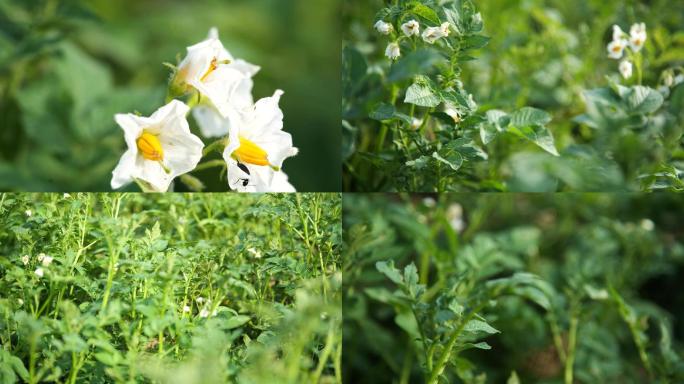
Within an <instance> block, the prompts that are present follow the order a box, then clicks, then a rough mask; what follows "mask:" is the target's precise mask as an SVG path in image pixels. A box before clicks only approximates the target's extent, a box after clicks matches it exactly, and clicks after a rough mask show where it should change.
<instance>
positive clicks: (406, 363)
mask: <svg viewBox="0 0 684 384" xmlns="http://www.w3.org/2000/svg"><path fill="white" fill-rule="evenodd" d="M343 205H344V215H343V226H344V244H345V245H344V250H343V257H344V262H343V273H344V284H343V294H342V295H343V299H342V300H343V306H344V321H343V330H344V334H345V338H344V355H343V367H344V379H345V382H349V383H381V382H382V383H398V384H399V383H400V384H403V383H428V384H437V383H440V384H443V383H508V384H517V383H548V384H552V383H565V384H571V383H627V384H628V383H682V382H684V361H683V360H682V353H683V352H684V345H683V342H684V320H683V319H684V293H683V292H684V232H682V226H681V217H682V215H684V197H682V196H679V195H674V194H650V195H631V194H621V195H609V194H562V195H559V194H557V195H538V194H506V195H501V194H480V195H473V194H451V195H442V196H441V197H439V198H437V197H433V196H431V195H405V194H399V195H396V194H392V195H382V194H377V195H370V196H360V195H345V196H344V204H343Z"/></svg>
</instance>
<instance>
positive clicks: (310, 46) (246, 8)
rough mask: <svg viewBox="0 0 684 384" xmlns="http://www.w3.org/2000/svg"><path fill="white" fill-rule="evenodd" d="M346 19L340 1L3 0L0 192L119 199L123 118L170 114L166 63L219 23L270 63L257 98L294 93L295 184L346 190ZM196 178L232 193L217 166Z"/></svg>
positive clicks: (287, 102)
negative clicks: (116, 179) (100, 194)
mask: <svg viewBox="0 0 684 384" xmlns="http://www.w3.org/2000/svg"><path fill="white" fill-rule="evenodd" d="M339 12H340V5H339V2H338V1H337V0H319V1H306V0H288V1H284V0H231V1H220V0H201V1H174V0H142V1H141V0H122V1H109V0H92V1H81V0H0V190H17V191H21V190H28V191H108V190H110V187H109V181H110V177H111V171H112V170H113V169H114V167H115V166H116V164H117V162H118V160H119V157H120V156H121V154H122V153H123V151H124V149H125V143H124V140H123V135H122V131H121V129H120V128H118V126H117V125H116V124H115V123H114V120H113V115H114V114H115V113H119V112H133V111H139V112H140V113H142V114H149V113H151V112H153V111H154V110H155V109H156V108H158V107H159V106H161V105H163V103H164V95H165V92H166V83H167V79H168V76H169V70H168V69H167V68H166V67H164V66H163V65H162V63H163V62H169V63H176V62H177V56H178V55H180V57H182V56H184V55H185V48H186V46H188V45H192V44H194V43H196V42H199V41H201V40H203V39H204V38H205V37H206V35H207V32H208V30H209V28H210V27H212V26H216V27H218V29H219V33H220V38H221V40H222V41H223V43H224V45H225V46H226V48H228V50H229V51H231V53H233V55H235V56H236V57H241V58H244V59H246V60H247V61H250V62H252V63H254V64H257V65H259V66H261V72H260V73H258V74H257V76H256V77H255V78H254V82H255V86H254V96H255V99H258V98H261V97H265V96H270V95H271V94H272V93H273V91H274V90H275V89H283V90H284V91H285V95H284V97H283V99H282V101H281V107H282V108H283V111H284V114H285V126H284V129H285V130H286V131H287V132H290V133H291V134H292V136H293V140H294V144H295V146H297V147H299V149H300V154H299V155H298V156H296V157H294V158H291V159H288V160H287V161H286V162H285V165H284V170H285V172H286V173H287V174H288V175H289V177H290V181H291V182H292V184H293V185H294V186H295V187H296V188H297V190H299V191H336V190H339V188H340V179H341V160H340V141H341V139H340V135H341V133H340V129H339V116H340V108H339V100H340V97H341V96H340V81H339V73H340V67H339V66H340V60H339V52H340V48H339V46H340V40H341V39H340V28H339V27H338V22H337V20H338V17H339ZM189 121H190V124H191V127H192V129H193V130H194V132H198V131H197V129H196V126H195V125H194V121H193V120H192V118H189ZM207 142H208V140H205V144H207ZM217 157H218V156H217ZM194 175H195V176H198V177H199V178H200V179H201V180H202V181H203V182H204V183H205V184H206V185H207V187H208V188H207V189H208V190H215V191H222V190H227V189H228V186H227V184H226V181H225V177H223V178H222V179H220V178H219V170H218V168H213V169H210V170H206V171H201V172H198V173H196V174H194ZM183 188H184V187H183V185H182V184H181V183H176V190H183ZM130 189H135V187H131V188H130Z"/></svg>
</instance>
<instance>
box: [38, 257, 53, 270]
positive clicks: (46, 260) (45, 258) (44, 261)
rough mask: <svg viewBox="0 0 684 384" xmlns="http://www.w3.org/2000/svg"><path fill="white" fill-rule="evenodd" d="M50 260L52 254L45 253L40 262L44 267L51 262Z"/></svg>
mask: <svg viewBox="0 0 684 384" xmlns="http://www.w3.org/2000/svg"><path fill="white" fill-rule="evenodd" d="M52 260H54V259H53V258H52V256H47V255H45V257H43V259H42V260H41V263H42V264H43V266H44V267H47V266H49V265H50V264H52Z"/></svg>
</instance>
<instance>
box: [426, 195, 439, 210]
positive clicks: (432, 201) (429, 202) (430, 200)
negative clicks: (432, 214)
mask: <svg viewBox="0 0 684 384" xmlns="http://www.w3.org/2000/svg"><path fill="white" fill-rule="evenodd" d="M423 205H425V206H426V207H428V208H434V207H435V205H437V202H436V201H435V199H434V198H432V197H426V198H424V199H423Z"/></svg>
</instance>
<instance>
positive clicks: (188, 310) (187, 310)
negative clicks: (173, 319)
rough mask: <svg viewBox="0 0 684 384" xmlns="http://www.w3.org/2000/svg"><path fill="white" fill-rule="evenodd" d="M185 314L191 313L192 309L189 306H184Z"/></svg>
mask: <svg viewBox="0 0 684 384" xmlns="http://www.w3.org/2000/svg"><path fill="white" fill-rule="evenodd" d="M183 312H185V313H188V312H190V307H189V306H187V305H186V306H184V307H183Z"/></svg>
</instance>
